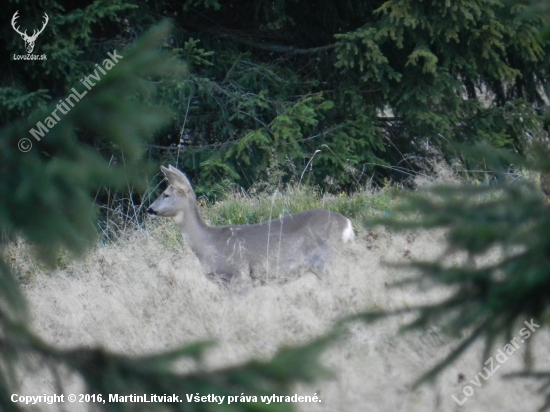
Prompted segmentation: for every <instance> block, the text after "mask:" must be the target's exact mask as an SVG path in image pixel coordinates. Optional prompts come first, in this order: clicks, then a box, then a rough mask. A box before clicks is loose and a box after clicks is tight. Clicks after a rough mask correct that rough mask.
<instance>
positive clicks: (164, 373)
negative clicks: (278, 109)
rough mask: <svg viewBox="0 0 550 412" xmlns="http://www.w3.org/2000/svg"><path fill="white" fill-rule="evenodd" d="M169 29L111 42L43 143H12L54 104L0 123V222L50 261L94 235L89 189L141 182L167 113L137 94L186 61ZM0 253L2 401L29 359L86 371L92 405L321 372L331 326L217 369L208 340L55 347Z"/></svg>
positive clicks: (264, 386)
mask: <svg viewBox="0 0 550 412" xmlns="http://www.w3.org/2000/svg"><path fill="white" fill-rule="evenodd" d="M80 12H81V11H79V13H80ZM168 33H169V31H168V26H167V25H166V24H164V25H163V26H160V27H156V28H154V29H153V30H152V31H151V32H150V33H148V34H146V35H144V36H143V38H141V40H139V41H137V42H136V44H135V45H134V46H133V47H131V48H127V49H123V50H119V51H120V55H121V56H122V57H121V58H120V61H119V62H118V63H117V64H116V65H115V66H114V67H112V68H111V69H110V70H109V71H108V72H107V73H106V74H105V76H104V77H103V78H102V79H101V80H100V81H99V82H98V83H97V84H96V85H95V86H94V88H93V89H92V90H90V92H89V93H88V94H87V95H86V96H85V97H84V98H82V100H81V101H79V102H78V103H76V104H75V106H74V107H73V108H72V110H70V111H69V112H68V113H67V114H65V115H64V118H63V120H62V121H60V122H59V124H57V125H54V127H53V128H52V130H50V131H49V132H48V133H47V135H46V136H44V137H43V138H42V139H41V140H40V142H39V147H40V151H38V150H31V151H30V152H28V153H22V152H21V151H19V150H18V146H17V142H18V141H19V139H21V138H25V137H27V136H29V129H30V128H31V127H33V126H35V125H36V122H37V121H39V120H43V119H44V117H45V116H48V115H50V114H51V112H52V110H53V109H54V107H55V105H56V103H55V102H54V103H52V104H50V105H48V106H45V107H43V108H41V109H39V110H36V111H34V112H33V113H32V114H31V116H30V117H29V118H28V119H20V120H18V121H16V122H13V123H12V124H9V125H6V126H4V127H3V128H2V130H1V132H0V136H1V138H0V148H1V150H0V228H1V229H2V230H3V231H4V232H5V233H6V234H7V235H8V237H9V236H10V235H13V234H19V235H22V236H24V237H25V238H27V239H29V240H30V241H31V242H32V243H33V244H34V245H35V246H36V250H37V252H38V255H39V256H40V257H41V258H42V260H43V261H44V262H46V263H53V262H54V261H55V255H56V252H58V251H59V250H60V249H64V250H69V251H71V252H74V253H79V252H82V251H83V250H84V248H85V247H86V246H88V245H89V244H90V242H91V241H93V240H95V239H96V237H95V233H96V232H95V225H94V221H95V219H96V218H97V214H96V213H95V212H96V209H95V208H94V207H93V202H92V196H93V194H94V193H95V190H97V188H98V187H99V186H100V185H107V186H110V187H115V188H117V187H121V186H122V185H125V184H129V183H134V184H137V185H138V184H140V182H142V181H143V180H144V179H143V173H142V172H140V170H141V169H142V168H143V163H142V162H141V161H140V157H141V156H142V155H143V141H144V139H145V138H147V137H149V136H150V135H151V134H152V133H153V132H154V131H155V130H157V129H158V127H159V126H160V125H161V124H162V122H164V121H166V120H167V116H165V115H164V114H163V113H165V111H163V110H161V108H153V107H151V106H150V105H147V104H145V103H144V102H143V101H142V99H140V98H139V96H143V95H144V94H145V93H152V92H153V90H152V89H151V83H152V80H153V79H162V78H163V77H165V76H168V75H170V76H172V77H174V76H181V75H182V74H183V73H185V70H184V69H185V66H184V65H183V63H181V61H180V60H179V59H177V58H176V56H174V54H173V53H167V52H166V51H163V50H160V49H159V47H158V45H159V43H161V41H163V40H164V39H166V38H167V36H168ZM13 110H17V109H16V108H14V109H13ZM8 117H9V116H8ZM82 134H88V135H91V136H98V137H101V138H102V139H105V140H106V141H107V142H108V143H109V144H110V145H113V147H115V148H116V150H117V152H118V153H121V154H123V155H124V160H125V162H124V163H122V162H121V163H120V164H118V165H113V164H112V163H111V162H109V161H107V159H104V158H102V156H101V155H98V154H97V152H96V151H95V150H94V148H93V147H90V146H89V145H86V144H84V143H82V142H79V137H81V135H82ZM35 149H36V148H35ZM2 259H3V257H1V255H0V409H1V410H5V411H19V410H23V407H22V406H20V405H21V404H20V403H14V402H12V399H11V395H12V394H14V393H18V384H19V379H18V378H17V376H18V374H19V373H22V372H24V371H25V370H26V368H35V367H38V368H46V369H48V370H50V371H51V372H52V373H53V374H54V375H56V374H59V373H60V372H61V370H63V371H67V370H68V371H70V372H72V373H75V374H76V375H78V376H80V377H81V378H82V379H83V382H84V383H85V385H86V389H85V392H86V393H88V394H90V395H92V394H95V395H102V400H105V403H102V402H97V403H96V406H97V407H98V408H101V409H103V410H109V411H124V410H130V409H133V408H134V405H133V404H132V403H131V402H120V403H111V402H109V394H113V393H118V394H120V395H130V394H135V393H140V394H141V393H147V394H156V395H158V396H160V397H162V396H163V395H165V394H174V395H179V397H180V399H182V400H183V399H186V396H185V395H186V394H193V395H194V394H196V393H197V392H199V393H216V394H218V395H220V394H221V395H227V394H230V395H239V394H241V393H245V394H246V395H254V396H260V395H271V394H273V393H278V394H285V393H286V392H287V391H289V390H290V387H291V385H292V383H293V382H296V381H306V382H307V381H312V380H313V379H315V378H318V377H319V376H323V375H324V373H325V371H324V369H323V368H321V367H320V366H319V363H318V361H317V358H318V356H319V354H320V352H321V351H322V349H323V348H324V347H325V346H326V345H327V344H328V342H330V341H331V340H332V339H333V336H327V337H325V338H322V339H319V340H318V341H316V342H311V343H310V344H307V345H304V346H303V347H296V348H291V349H287V350H282V351H280V353H278V354H277V355H276V356H275V357H274V358H273V359H272V360H270V361H265V362H259V361H251V362H249V363H247V364H244V365H240V366H237V367H231V368H226V369H224V370H214V371H206V368H204V367H203V365H202V363H201V354H202V353H203V351H204V350H205V349H206V347H207V346H208V345H206V344H196V345H192V346H188V347H184V348H180V349H177V350H174V351H172V352H167V353H161V354H157V355H151V356H148V357H129V356H125V355H120V354H113V353H109V352H107V351H105V350H103V349H100V348H78V347H77V348H70V349H59V348H56V347H54V346H51V345H49V344H47V343H45V342H44V341H43V340H42V339H41V338H39V337H38V336H37V335H35V334H34V333H33V332H32V331H31V330H30V329H29V327H28V321H29V319H28V313H27V311H26V307H25V303H24V298H23V295H22V293H21V286H20V285H19V282H18V281H17V280H16V275H15V274H14V273H13V272H12V271H11V269H10V267H9V265H8V264H7V263H6V262H5V261H4V260H2ZM182 359H189V360H195V361H196V362H195V364H196V367H195V368H194V370H193V371H192V372H190V373H186V374H183V373H181V372H178V371H177V364H178V362H180V361H181V360H182ZM153 405H155V406H154V407H155V408H157V409H159V410H211V409H210V406H209V404H208V403H188V402H187V401H185V402H181V403H180V402H172V401H165V402H163V403H157V404H153ZM224 406H227V405H224ZM226 409H227V410H231V411H238V410H248V411H254V410H263V411H280V410H283V409H284V410H289V409H292V407H291V406H289V405H286V404H280V403H274V404H271V405H265V404H264V403H261V402H257V403H255V402H250V401H248V402H244V401H242V402H235V403H234V404H232V405H230V406H227V408H226Z"/></svg>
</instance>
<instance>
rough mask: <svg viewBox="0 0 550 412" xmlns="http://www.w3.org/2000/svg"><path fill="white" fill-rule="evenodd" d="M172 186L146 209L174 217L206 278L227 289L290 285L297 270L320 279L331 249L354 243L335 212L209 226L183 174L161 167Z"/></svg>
mask: <svg viewBox="0 0 550 412" xmlns="http://www.w3.org/2000/svg"><path fill="white" fill-rule="evenodd" d="M161 170H162V172H163V173H164V175H165V176H166V179H168V182H169V183H170V185H169V186H168V188H167V189H166V190H165V191H164V192H163V193H162V194H161V195H160V197H159V198H158V199H157V200H155V201H154V202H153V204H152V205H151V206H150V207H149V208H148V209H147V212H148V213H149V214H151V215H155V216H160V217H173V218H174V219H175V221H176V223H177V224H178V226H179V228H180V230H181V233H182V235H183V238H184V240H185V242H186V243H187V244H188V245H189V247H190V248H191V250H192V251H193V252H194V253H195V255H196V256H197V257H198V259H199V261H200V263H201V264H202V266H203V268H204V270H205V271H206V276H207V277H208V279H210V280H212V281H214V282H221V283H222V284H224V285H225V286H227V285H229V283H230V282H232V281H234V280H236V279H240V280H244V281H245V282H252V283H258V282H260V283H264V282H265V281H266V280H268V279H276V280H281V281H282V280H288V279H289V278H290V277H291V275H293V274H296V273H297V272H298V271H299V270H303V269H309V270H311V271H312V272H313V273H315V274H316V275H318V276H321V275H323V274H324V273H326V271H327V269H328V268H327V265H329V264H330V262H331V255H332V253H333V249H334V248H335V247H338V246H339V245H343V244H345V243H350V242H353V239H354V234H353V228H352V226H351V221H350V220H349V219H348V218H346V217H344V216H342V215H341V214H339V213H336V212H330V211H328V210H323V209H311V210H306V211H304V212H300V213H296V214H293V215H287V216H284V217H281V218H279V219H273V220H271V221H269V222H263V223H257V224H254V225H244V226H219V227H211V226H208V225H207V224H206V223H205V222H204V221H203V220H202V219H201V217H200V215H199V208H198V205H197V200H196V197H195V193H194V192H193V189H192V188H191V184H190V183H189V181H188V180H187V178H186V177H185V175H184V174H183V173H182V172H180V171H179V170H178V169H176V168H174V167H172V166H170V167H169V168H166V167H163V166H161Z"/></svg>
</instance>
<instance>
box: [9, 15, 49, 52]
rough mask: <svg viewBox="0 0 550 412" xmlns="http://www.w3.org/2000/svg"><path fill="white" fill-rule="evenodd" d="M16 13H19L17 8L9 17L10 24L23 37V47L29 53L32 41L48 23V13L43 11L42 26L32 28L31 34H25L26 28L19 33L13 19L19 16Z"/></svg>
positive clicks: (32, 47) (32, 44)
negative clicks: (10, 17)
mask: <svg viewBox="0 0 550 412" xmlns="http://www.w3.org/2000/svg"><path fill="white" fill-rule="evenodd" d="M17 13H19V10H17V11H16V12H15V14H14V15H13V17H12V19H11V26H12V27H13V29H14V30H15V31H16V32H17V33H19V34H20V35H21V37H22V38H23V40H24V42H25V48H26V49H27V54H30V53H32V50H33V49H34V42H35V41H36V39H37V37H38V35H39V34H40V33H42V32H43V31H44V29H45V28H46V24H48V20H49V18H48V15H47V14H46V13H44V25H43V26H42V28H41V29H40V30H34V31H33V33H32V36H29V35H27V30H25V32H24V33H21V32H20V31H19V27H15V21H16V20H17V19H18V18H19V16H18V15H17Z"/></svg>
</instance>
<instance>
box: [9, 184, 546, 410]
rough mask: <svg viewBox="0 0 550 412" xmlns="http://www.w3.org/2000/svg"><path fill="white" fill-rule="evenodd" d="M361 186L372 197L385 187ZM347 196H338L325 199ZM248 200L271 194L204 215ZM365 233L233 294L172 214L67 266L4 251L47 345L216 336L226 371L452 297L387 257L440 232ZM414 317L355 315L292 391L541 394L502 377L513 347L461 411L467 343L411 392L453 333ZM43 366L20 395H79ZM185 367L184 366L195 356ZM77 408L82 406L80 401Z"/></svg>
mask: <svg viewBox="0 0 550 412" xmlns="http://www.w3.org/2000/svg"><path fill="white" fill-rule="evenodd" d="M363 195H364V196H366V197H369V196H370V197H373V198H374V197H375V196H379V195H380V194H374V193H370V194H368V193H365V194H363ZM382 195H384V196H386V195H387V194H382ZM339 201H342V199H338V198H331V199H326V200H325V201H324V202H325V203H324V204H329V205H330V204H333V203H331V202H336V203H337V202H339ZM369 201H371V202H372V201H373V200H372V199H370V200H369ZM239 202H242V203H241V205H244V204H245V203H247V202H248V203H251V204H252V206H254V203H260V204H261V203H262V202H263V200H262V199H240V200H239V199H238V196H237V198H234V199H232V200H229V201H227V203H223V202H222V203H220V204H218V205H216V206H214V207H212V208H209V209H208V211H207V213H205V215H206V216H207V217H208V219H209V220H211V221H212V220H215V217H216V216H218V217H219V215H220V214H221V213H223V210H225V209H226V208H227V209H231V208H234V207H235V205H238V204H239ZM281 202H282V203H283V204H286V205H287V206H288V205H289V204H291V203H292V202H293V200H291V199H288V198H287V199H286V200H285V199H284V195H281ZM285 202H286V203H285ZM378 202H379V203H373V204H376V205H379V206H380V205H382V206H381V207H379V208H378V209H379V210H383V209H384V207H385V202H386V200H384V199H379V200H378ZM360 206H361V205H360ZM246 207H248V206H246ZM246 207H245V206H242V208H241V209H242V210H247V209H246ZM274 217H275V216H274ZM359 219H360V218H358V220H359ZM234 223H236V222H234ZM357 230H358V233H357V234H358V236H357V239H356V244H355V245H353V246H352V247H350V248H349V249H347V250H346V251H345V252H344V253H343V254H342V255H341V256H340V257H339V259H338V260H337V263H336V267H335V268H334V270H333V273H332V276H331V277H330V278H329V279H326V280H324V281H319V280H318V279H317V278H316V277H315V276H314V275H312V274H308V273H305V274H304V276H303V277H301V278H300V279H299V280H297V281H294V282H291V283H287V284H284V285H268V286H263V287H257V288H254V289H252V290H251V291H249V293H247V294H232V293H227V292H226V291H224V290H222V289H220V288H219V287H218V286H217V285H215V284H213V283H210V282H208V281H207V280H206V279H205V277H204V276H203V275H202V271H201V268H200V266H199V263H198V261H197V259H196V258H195V257H194V256H193V255H192V253H191V252H190V251H189V250H188V248H187V247H186V246H185V244H184V242H183V240H182V238H181V236H180V234H179V233H178V230H177V228H176V226H175V224H174V223H173V222H172V221H167V220H160V219H150V220H146V221H145V222H144V223H143V224H142V225H141V226H140V229H139V230H134V231H131V232H128V233H126V234H125V235H124V236H121V237H120V238H119V239H117V240H116V241H113V242H103V244H101V245H99V244H98V245H97V246H96V247H95V248H94V249H93V250H91V251H90V252H89V253H88V254H87V256H85V257H84V258H83V259H82V260H78V261H70V260H68V259H66V257H63V256H60V261H59V262H60V263H59V268H57V269H55V270H53V271H48V270H46V269H45V268H43V267H41V266H40V265H37V264H34V263H32V260H31V259H30V258H29V252H28V246H27V245H26V244H25V243H24V242H22V241H20V240H19V241H18V243H14V244H11V246H9V248H8V252H7V253H8V255H9V256H10V258H11V261H12V263H13V264H14V265H15V266H17V267H18V268H19V269H20V270H21V271H22V273H23V277H22V279H21V281H22V283H23V285H24V288H25V293H26V296H27V298H28V302H29V306H30V311H31V314H32V325H33V327H34V329H35V330H36V331H38V333H39V334H40V335H41V336H42V337H43V338H44V339H46V340H47V341H49V342H51V343H54V344H56V345H59V346H61V347H74V346H79V345H86V346H92V345H99V346H102V347H105V348H108V349H110V350H112V351H115V352H120V353H124V354H146V353H151V352H157V351H163V350H166V349H170V348H175V347H178V346H181V345H186V344H189V343H192V342H198V341H205V340H208V341H211V340H213V341H215V342H216V344H215V346H213V347H212V348H211V349H209V350H208V351H207V353H206V357H205V360H204V361H205V365H206V366H207V367H209V368H217V367H223V366H228V365H234V364H238V363H241V362H243V361H245V360H248V359H251V358H256V359H267V358H269V357H271V356H272V355H273V354H274V353H275V352H276V351H277V350H278V349H280V348H282V347H284V346H288V345H296V344H300V343H304V342H307V341H309V340H311V339H313V338H315V337H318V336H321V335H323V334H325V333H327V332H328V331H329V330H330V329H331V327H332V326H333V325H334V323H335V322H336V321H337V320H339V319H341V318H342V317H345V316H347V315H350V314H353V313H358V312H361V311H364V310H367V309H375V308H392V307H402V306H412V305H415V304H417V303H419V302H421V301H429V300H433V299H441V298H443V297H444V296H445V295H446V294H447V293H448V291H446V290H445V289H440V290H436V291H430V293H428V294H427V293H425V291H423V290H419V288H418V287H409V288H406V289H396V288H392V287H390V285H391V284H392V283H393V282H395V281H397V280H399V279H402V278H404V277H406V276H409V275H411V273H409V272H407V271H406V270H403V269H398V268H396V267H392V266H388V265H386V263H385V262H388V261H392V262H395V261H401V262H403V261H407V260H409V259H430V258H433V257H435V256H437V255H438V254H440V253H442V252H443V250H444V237H445V234H444V233H442V232H433V231H432V232H421V233H401V234H395V233H391V232H389V231H387V230H385V229H384V228H376V229H373V228H368V229H367V228H363V227H362V226H361V225H357ZM496 258H498V257H496ZM406 320H407V317H406V316H402V317H396V318H391V319H388V320H385V321H382V322H380V323H378V324H375V325H371V326H368V327H367V326H365V325H363V324H361V323H352V324H350V325H349V327H348V330H347V332H346V333H345V335H344V336H343V337H342V338H341V339H340V340H339V341H338V342H337V343H336V344H335V345H334V346H333V347H331V348H330V349H329V350H327V352H326V353H325V354H324V357H323V362H324V363H325V364H326V365H327V366H328V368H329V369H331V370H332V371H333V372H334V376H333V378H332V379H329V380H324V381H319V382H318V383H317V384H315V385H313V386H310V387H308V386H305V385H299V386H298V387H297V388H296V391H297V393H300V394H304V395H312V394H313V393H317V394H318V395H319V396H320V398H321V399H322V402H321V403H317V404H313V403H312V404H301V405H300V406H299V408H300V410H303V411H319V412H321V411H323V412H348V411H349V412H357V411H422V412H425V411H434V412H436V411H437V412H440V411H457V410H461V411H511V410H522V411H527V410H535V409H536V408H537V407H539V406H540V405H541V404H542V401H543V400H542V398H541V397H540V396H538V395H537V394H536V393H535V390H536V386H535V385H534V384H533V382H531V381H526V380H517V379H516V380H507V379H504V376H505V375H506V373H509V372H512V371H515V370H518V369H519V368H520V367H521V365H522V363H521V361H522V355H521V354H520V353H519V352H520V351H518V352H516V353H515V354H514V355H513V356H511V359H510V360H508V361H507V362H506V363H505V364H504V365H503V366H502V367H501V368H500V370H499V371H497V372H496V373H495V375H494V376H493V377H491V378H490V379H489V380H487V381H483V380H481V383H482V387H481V388H477V387H474V389H475V393H474V395H473V396H471V397H470V398H469V400H468V401H467V402H466V404H464V406H462V407H459V406H458V405H457V404H456V402H455V401H453V400H452V398H451V395H455V396H456V397H457V398H459V399H462V398H463V397H464V396H463V395H462V388H463V387H464V385H465V384H466V383H467V381H469V380H470V379H473V378H474V377H475V375H476V374H477V373H478V372H479V371H483V367H484V366H485V365H483V361H484V360H485V359H482V355H481V347H480V346H476V347H474V348H472V349H471V350H470V351H468V352H467V353H466V354H465V355H464V356H463V357H462V358H460V359H459V360H458V361H457V362H455V363H454V364H453V365H452V366H451V367H450V368H448V369H447V370H446V371H445V372H444V373H442V374H441V375H440V376H439V378H438V379H437V380H436V381H435V382H434V384H433V385H431V386H430V385H428V386H422V387H420V388H419V389H418V390H415V391H412V390H411V384H412V383H413V382H414V380H415V379H416V378H418V377H419V376H420V374H421V373H422V372H425V371H426V370H428V369H429V368H430V367H431V366H433V365H434V364H435V363H436V362H437V361H438V360H440V359H442V358H443V357H444V356H445V355H446V354H447V353H449V351H450V350H451V349H452V347H453V346H454V345H456V342H450V341H449V340H448V338H447V337H446V336H445V335H444V334H443V333H442V331H440V330H437V329H430V330H426V331H424V332H422V333H421V332H414V333H409V334H405V335H399V334H397V331H398V329H399V327H400V325H402V324H403V323H404V322H405V321H406ZM537 335H543V336H539V339H538V340H537V341H538V342H539V343H538V346H537V345H535V352H536V353H537V350H538V352H540V348H541V345H542V344H543V342H548V331H547V330H545V329H544V328H541V329H540V330H539V331H538V332H537ZM521 350H522V351H523V350H524V348H522V349H521ZM537 359H538V360H539V361H540V363H538V364H537V365H536V366H537V367H541V368H542V367H544V366H546V367H548V363H549V362H548V361H549V359H540V357H538V358H537ZM35 367H36V368H35V370H34V371H33V372H32V373H29V374H27V375H22V376H21V383H22V386H23V390H22V393H24V394H28V395H37V394H43V393H55V392H57V393H59V391H60V387H62V388H63V390H64V391H65V393H79V392H82V391H83V389H82V385H81V383H80V382H79V381H78V379H77V377H75V376H71V375H69V374H62V375H61V376H60V377H58V378H56V377H55V376H53V375H52V374H51V373H50V372H49V371H47V370H44V369H43V368H41V366H40V365H39V364H37V365H35ZM181 368H182V369H183V370H185V368H186V365H181ZM29 409H30V410H32V409H33V408H32V407H29ZM41 409H42V410H44V409H45V410H57V406H56V405H51V406H44V405H41ZM70 410H86V408H85V407H84V405H71V408H70Z"/></svg>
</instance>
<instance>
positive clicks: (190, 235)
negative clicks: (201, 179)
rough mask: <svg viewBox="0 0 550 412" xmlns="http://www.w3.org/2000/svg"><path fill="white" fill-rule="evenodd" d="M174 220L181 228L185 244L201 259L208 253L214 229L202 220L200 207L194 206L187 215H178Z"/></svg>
mask: <svg viewBox="0 0 550 412" xmlns="http://www.w3.org/2000/svg"><path fill="white" fill-rule="evenodd" d="M174 220H175V221H176V223H177V225H178V226H179V228H180V232H181V234H182V235H183V239H184V240H185V243H187V245H189V247H190V248H191V250H192V251H193V253H195V254H196V255H197V256H198V257H199V259H200V258H201V256H203V255H204V254H205V252H206V251H207V245H208V244H209V243H210V242H209V239H210V237H211V232H212V228H211V227H210V226H208V225H207V224H206V223H205V222H204V220H202V218H201V216H200V214H199V208H198V206H197V205H196V204H194V205H193V206H192V207H191V208H190V210H189V211H188V212H187V213H183V212H181V213H178V214H177V215H176V216H175V217H174Z"/></svg>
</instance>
